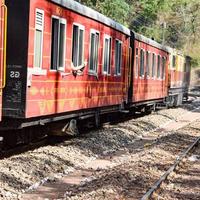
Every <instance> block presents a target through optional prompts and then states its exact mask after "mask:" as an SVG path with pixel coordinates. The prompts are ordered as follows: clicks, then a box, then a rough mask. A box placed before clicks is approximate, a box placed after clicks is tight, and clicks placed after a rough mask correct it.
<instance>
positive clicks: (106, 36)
mask: <svg viewBox="0 0 200 200" xmlns="http://www.w3.org/2000/svg"><path fill="white" fill-rule="evenodd" d="M105 39H109V40H110V62H109V67H110V73H109V68H108V69H107V71H104V55H105ZM102 58H103V61H102V73H103V75H107V76H110V75H111V70H112V66H111V61H112V37H111V36H110V35H107V34H104V38H103V56H102Z"/></svg>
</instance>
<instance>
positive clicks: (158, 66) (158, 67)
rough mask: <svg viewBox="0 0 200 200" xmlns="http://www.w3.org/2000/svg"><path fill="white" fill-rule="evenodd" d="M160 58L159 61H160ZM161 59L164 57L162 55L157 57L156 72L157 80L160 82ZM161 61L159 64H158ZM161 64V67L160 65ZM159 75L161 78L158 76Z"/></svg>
mask: <svg viewBox="0 0 200 200" xmlns="http://www.w3.org/2000/svg"><path fill="white" fill-rule="evenodd" d="M158 58H159V59H158ZM161 58H162V56H161V55H160V54H158V55H157V70H156V72H157V73H156V78H157V79H158V80H160V79H161ZM158 61H159V62H158ZM158 64H159V65H158ZM158 69H159V70H160V71H159V74H158ZM158 75H159V76H158Z"/></svg>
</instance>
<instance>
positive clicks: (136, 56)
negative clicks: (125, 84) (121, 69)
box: [135, 48, 139, 77]
mask: <svg viewBox="0 0 200 200" xmlns="http://www.w3.org/2000/svg"><path fill="white" fill-rule="evenodd" d="M138 56H139V55H138V48H136V50H135V77H138V65H139V60H138V59H139V57H138Z"/></svg>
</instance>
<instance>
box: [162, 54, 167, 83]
mask: <svg viewBox="0 0 200 200" xmlns="http://www.w3.org/2000/svg"><path fill="white" fill-rule="evenodd" d="M165 69H166V58H165V57H162V76H161V78H162V79H164V78H165Z"/></svg>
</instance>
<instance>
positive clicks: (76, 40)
mask: <svg viewBox="0 0 200 200" xmlns="http://www.w3.org/2000/svg"><path fill="white" fill-rule="evenodd" d="M83 47H84V27H83V26H82V25H77V24H74V25H73V41H72V63H73V65H74V67H78V66H81V65H83V60H84V48H83Z"/></svg>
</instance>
